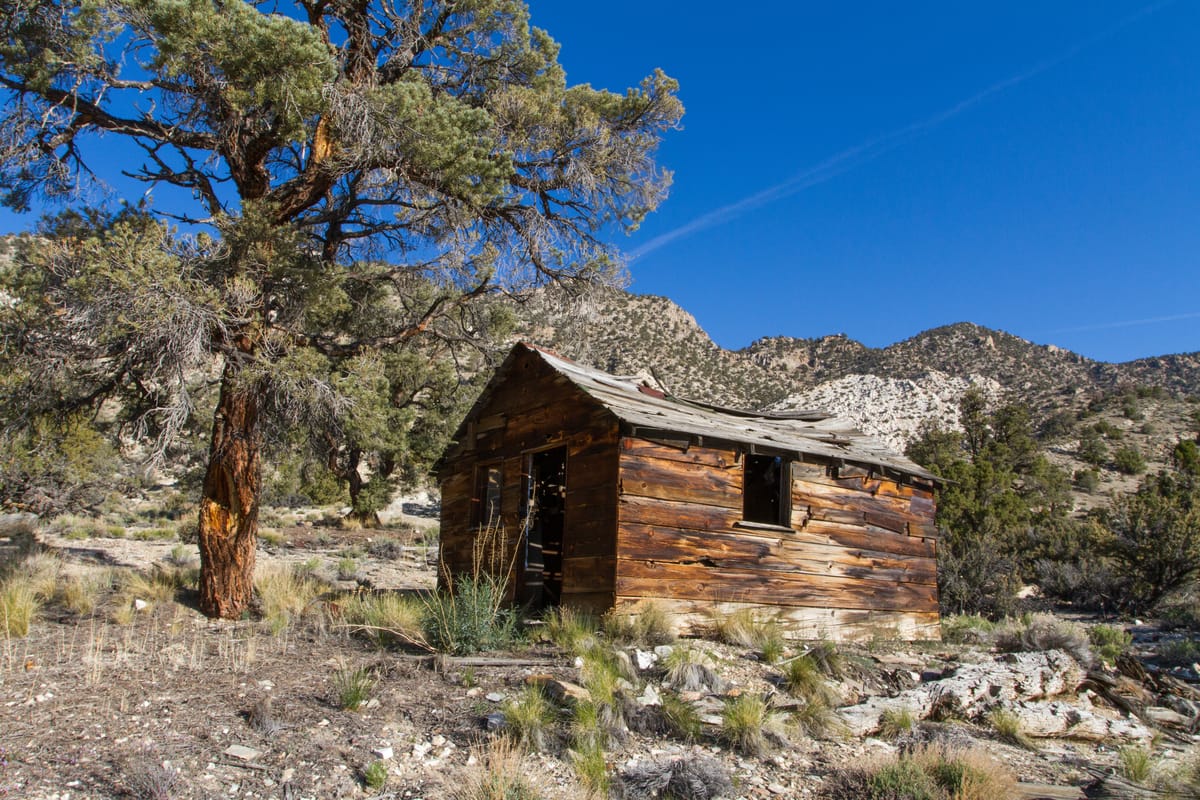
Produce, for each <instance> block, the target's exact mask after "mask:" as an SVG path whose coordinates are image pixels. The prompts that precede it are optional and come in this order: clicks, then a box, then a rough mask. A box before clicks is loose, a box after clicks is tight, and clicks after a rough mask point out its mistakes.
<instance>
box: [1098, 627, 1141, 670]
mask: <svg viewBox="0 0 1200 800" xmlns="http://www.w3.org/2000/svg"><path fill="white" fill-rule="evenodd" d="M1088 639H1089V640H1090V641H1091V643H1092V647H1094V648H1095V649H1096V655H1098V656H1100V658H1101V659H1103V660H1104V661H1105V662H1107V663H1109V664H1112V663H1113V662H1114V661H1116V659H1117V656H1119V655H1121V654H1122V653H1124V652H1125V651H1126V650H1128V649H1129V647H1130V646H1131V645H1132V644H1133V634H1131V633H1129V632H1128V631H1126V630H1125V629H1123V628H1118V627H1117V626H1115V625H1104V624H1100V625H1093V626H1092V627H1090V628H1088Z"/></svg>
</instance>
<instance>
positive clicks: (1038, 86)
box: [531, 0, 1200, 361]
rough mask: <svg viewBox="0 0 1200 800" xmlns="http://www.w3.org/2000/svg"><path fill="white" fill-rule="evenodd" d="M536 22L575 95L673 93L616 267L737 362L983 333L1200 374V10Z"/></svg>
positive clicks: (578, 15)
mask: <svg viewBox="0 0 1200 800" xmlns="http://www.w3.org/2000/svg"><path fill="white" fill-rule="evenodd" d="M531 10H532V14H533V19H534V23H535V24H537V25H539V26H540V27H544V28H546V29H547V30H549V31H550V33H551V34H552V35H553V36H554V37H555V38H556V39H558V41H559V42H560V43H561V44H562V46H563V49H562V54H561V61H562V63H563V65H564V66H565V67H566V69H567V73H568V79H569V80H571V81H572V82H589V83H592V84H593V85H595V86H602V87H606V88H612V89H620V88H623V87H625V86H628V85H631V84H633V83H635V82H636V81H638V80H639V79H640V78H641V77H642V76H643V75H644V74H646V73H647V72H649V71H650V70H651V69H652V68H654V67H662V68H663V69H664V70H665V71H666V72H667V73H668V74H670V75H671V76H672V77H675V78H677V79H678V80H679V81H680V84H681V89H680V96H681V97H682V99H683V101H684V104H685V105H686V107H687V114H686V116H685V117H684V123H683V129H682V130H680V131H676V132H674V134H673V135H671V136H670V137H669V138H668V139H667V140H666V142H665V143H664V145H663V148H662V151H661V161H662V163H663V164H665V165H666V166H667V167H668V168H670V169H672V170H673V171H674V172H675V184H674V186H673V188H672V192H671V197H670V198H669V199H668V200H667V202H666V203H665V204H664V205H663V206H662V208H661V209H660V210H659V211H658V212H657V213H656V214H655V215H653V216H652V217H651V218H650V219H648V220H647V221H646V223H645V224H643V226H642V228H641V230H640V231H638V232H637V233H636V234H635V235H634V236H633V237H631V238H629V239H625V240H624V241H623V242H621V244H622V247H623V248H624V249H625V251H626V252H627V253H630V254H632V255H633V256H634V258H633V260H632V262H631V264H630V274H631V276H632V279H633V282H632V285H631V287H630V288H631V289H632V290H633V291H635V292H638V293H646V294H658V295H665V296H668V297H670V298H671V299H673V300H675V301H676V302H677V303H679V304H680V305H681V306H683V307H684V308H685V309H687V310H688V311H690V312H691V313H692V314H693V315H695V317H696V318H697V320H698V321H699V322H700V324H701V325H702V326H703V327H704V328H705V329H706V330H707V331H708V332H709V333H710V334H711V335H712V336H713V338H714V339H715V340H716V341H717V342H718V343H719V344H721V345H722V346H724V347H729V348H738V347H743V346H745V345H747V344H749V343H750V342H751V341H752V340H754V339H756V338H758V337H761V336H768V335H789V336H797V337H813V336H821V335H824V334H830V333H846V334H847V335H849V336H851V337H853V338H856V339H859V340H861V341H863V342H865V343H866V344H868V345H871V346H884V345H887V344H889V343H891V342H894V341H898V340H901V339H904V338H907V337H909V336H912V335H913V334H915V333H917V332H919V331H921V330H924V329H926V328H930V327H933V326H937V325H942V324H948V323H951V322H957V321H971V322H976V323H979V324H981V325H986V326H989V327H995V328H1000V329H1003V330H1006V331H1009V332H1010V333H1014V334H1016V335H1018V336H1022V337H1024V338H1027V339H1030V340H1032V341H1035V342H1039V343H1053V344H1058V345H1060V346H1063V347H1067V348H1069V349H1071V350H1074V351H1076V352H1079V353H1082V354H1084V355H1086V356H1089V357H1092V358H1096V359H1101V360H1106V361H1122V360H1128V359H1133V358H1139V357H1142V356H1150V355H1160V354H1165V353H1174V352H1191V351H1197V350H1200V269H1198V268H1197V267H1198V263H1197V262H1198V257H1200V4H1198V3H1192V2H1189V1H1188V0H1178V1H1177V2H1165V3H1138V2H1087V3H1084V2H1057V3H1046V2H1007V1H1006V2H972V3H962V2H943V3H925V2H917V3H903V4H901V3H890V2H877V3H865V2H839V3H828V2H824V3H815V2H776V1H775V0H763V1H762V2H759V3H755V4H753V5H752V6H750V7H748V8H747V9H739V8H735V7H733V6H730V5H729V4H728V3H715V2H708V1H707V0H703V1H701V0H696V2H689V3H682V2H645V0H642V2H633V1H632V0H607V1H606V2H604V3H569V2H549V1H548V0H543V1H541V2H539V0H533V2H532V3H531Z"/></svg>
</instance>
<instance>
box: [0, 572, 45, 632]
mask: <svg viewBox="0 0 1200 800" xmlns="http://www.w3.org/2000/svg"><path fill="white" fill-rule="evenodd" d="M41 607H42V602H41V600H39V599H38V596H37V593H36V592H34V591H33V588H32V587H31V586H30V585H29V584H28V583H27V582H26V581H23V580H20V579H19V578H18V577H10V578H8V579H7V580H6V581H4V583H2V584H0V626H3V627H2V628H0V630H3V631H4V638H6V639H7V638H9V637H17V638H20V637H24V636H28V635H29V626H30V625H32V624H33V618H34V617H36V616H37V613H38V611H39V610H40V609H41Z"/></svg>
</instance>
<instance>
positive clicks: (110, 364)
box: [0, 0, 682, 617]
mask: <svg viewBox="0 0 1200 800" xmlns="http://www.w3.org/2000/svg"><path fill="white" fill-rule="evenodd" d="M0 27H3V29H4V34H5V35H4V38H3V41H2V42H0V89H2V91H3V94H4V100H5V105H4V109H3V112H2V116H0V185H2V186H3V187H4V189H3V201H4V202H5V203H6V204H7V205H9V206H11V207H14V208H18V209H26V208H29V207H30V206H31V205H32V204H34V203H35V202H36V201H39V200H60V201H63V202H65V203H67V204H74V205H78V204H80V203H82V202H83V200H84V199H85V198H87V197H89V196H91V195H90V194H89V193H94V192H95V191H96V182H97V180H98V178H97V174H98V173H99V172H101V170H98V169H97V165H98V164H100V163H102V162H108V161H109V160H111V159H114V158H115V159H117V160H118V163H119V166H120V168H121V170H122V171H123V173H124V174H125V175H126V176H129V177H131V178H132V179H135V180H138V181H142V182H145V183H146V184H148V185H149V186H150V187H153V188H154V189H155V192H154V193H153V194H152V195H151V196H150V197H151V199H150V200H149V201H148V202H147V203H146V204H145V205H143V206H137V207H134V208H132V209H131V210H129V211H127V212H125V213H122V214H118V215H116V216H115V217H113V218H107V219H105V220H103V222H104V224H95V221H92V223H88V224H80V225H74V226H58V227H57V228H56V229H55V230H54V231H52V232H51V235H50V237H49V242H48V243H47V244H45V245H44V246H39V247H34V248H31V249H30V251H29V252H28V253H26V254H25V255H23V256H22V260H21V265H20V269H19V271H20V272H21V273H22V274H21V275H20V276H19V277H17V278H16V279H15V282H16V283H17V288H16V289H15V290H14V291H15V293H16V296H17V303H16V304H15V305H14V306H12V307H10V308H7V309H6V310H5V311H4V318H3V321H4V324H5V326H6V328H7V330H6V336H5V339H4V341H5V345H4V347H5V350H4V358H5V360H6V362H7V363H8V365H9V372H8V375H7V376H6V378H5V380H6V388H9V389H11V390H12V391H11V392H10V393H9V394H10V397H11V398H12V402H10V403H9V406H8V408H6V409H5V412H6V413H5V415H6V418H8V419H9V420H13V419H16V420H24V421H26V422H29V421H30V420H33V419H36V418H39V415H41V414H44V413H46V412H48V411H50V410H54V409H63V408H88V407H91V408H95V407H97V405H98V404H99V403H100V402H102V401H103V399H104V398H106V397H110V396H114V395H122V396H123V400H124V401H125V402H126V403H128V406H127V408H128V409H129V410H130V411H129V413H131V414H132V416H131V419H130V424H131V426H132V427H131V428H130V429H131V430H135V431H136V432H137V433H140V434H143V435H145V436H149V437H151V438H154V439H156V440H157V441H158V442H159V443H160V446H161V445H162V443H165V442H168V441H169V440H170V439H171V437H172V436H173V435H174V434H175V433H177V432H178V431H179V430H180V428H181V426H182V425H183V424H184V421H185V420H187V419H189V417H190V416H191V415H192V414H193V413H194V408H193V404H192V390H191V388H190V387H191V385H190V384H189V381H192V380H195V379H196V377H197V375H201V376H205V377H207V378H208V379H210V380H211V381H213V382H214V383H216V384H217V386H218V390H219V397H218V399H217V401H216V408H215V410H214V412H213V419H212V429H211V434H210V439H209V456H208V466H207V471H206V474H205V479H204V485H203V491H202V498H201V508H200V549H201V565H202V566H201V607H202V609H203V610H204V611H205V612H206V613H208V614H211V615H219V616H225V617H236V616H239V615H240V614H241V613H242V612H243V610H244V609H245V607H246V605H247V602H248V601H249V598H250V593H251V588H250V575H251V570H252V568H253V559H254V540H255V534H256V530H257V514H258V502H259V497H260V494H261V485H262V478H261V458H262V447H263V436H264V431H267V432H272V431H274V430H276V426H278V427H279V429H281V430H283V429H292V430H295V429H296V428H297V427H299V428H301V429H307V431H308V432H311V433H313V434H314V435H315V436H316V437H317V438H320V437H321V436H322V435H323V434H324V433H326V432H329V431H336V432H337V433H338V435H339V436H344V437H345V438H344V439H343V440H342V444H339V445H338V446H337V448H336V450H337V452H336V453H331V454H330V457H331V458H335V459H336V458H344V459H347V461H346V462H345V463H344V464H343V466H344V467H345V468H346V469H349V468H350V466H351V462H353V461H354V458H355V457H354V456H353V454H352V453H351V452H349V451H347V450H346V448H347V447H350V449H351V450H353V449H354V448H355V447H356V446H358V445H361V444H362V443H363V442H364V441H375V440H376V439H378V437H380V436H384V437H386V436H388V435H389V432H390V431H391V430H392V429H393V427H395V426H400V427H403V425H404V421H403V420H397V419H395V418H392V417H389V414H391V413H392V412H391V411H388V412H387V413H384V410H383V409H384V408H385V407H386V408H394V407H396V406H401V407H402V406H403V405H404V403H405V402H417V401H419V400H420V398H429V397H431V396H432V395H433V393H434V390H433V389H432V388H431V387H432V385H433V382H436V381H435V379H434V378H430V381H417V382H416V384H415V386H414V385H412V384H413V382H412V381H409V386H408V389H404V388H403V387H404V385H405V376H406V375H411V374H413V370H414V368H415V367H414V365H415V364H417V363H424V364H430V363H432V362H433V361H434V360H435V356H436V355H437V354H438V353H440V352H444V351H445V350H446V349H447V348H453V347H454V346H456V345H457V344H461V343H464V342H465V343H470V342H472V341H474V340H476V339H477V338H478V336H479V334H480V331H481V330H484V329H486V328H487V326H488V325H489V324H490V323H491V322H493V321H490V320H488V319H487V318H486V314H487V311H486V306H484V310H483V311H479V310H477V307H478V305H479V304H478V303H477V301H479V300H480V299H481V298H484V297H486V296H488V295H490V294H492V293H495V292H511V291H517V290H520V289H522V288H525V287H529V286H532V285H537V284H539V283H543V282H547V281H560V282H571V281H588V282H591V281H604V280H611V279H613V278H614V277H615V276H618V275H619V274H620V258H619V254H618V253H617V252H616V251H615V250H614V249H613V247H612V246H611V245H609V244H608V243H607V240H608V235H609V232H610V231H612V230H622V229H624V230H629V229H632V228H634V227H636V226H637V225H638V224H639V223H640V221H641V220H642V219H643V217H644V216H645V215H646V214H647V213H648V212H649V211H651V210H653V209H654V208H655V207H656V206H657V205H658V203H659V202H660V201H661V200H662V199H663V198H664V196H665V193H666V190H667V187H668V185H669V179H670V175H669V174H668V173H666V172H665V171H663V170H662V169H660V168H659V167H658V165H657V164H656V162H655V160H654V159H655V151H656V147H657V144H658V142H659V140H660V137H661V136H662V135H663V133H664V132H665V131H667V130H669V129H671V128H673V127H675V126H676V124H677V122H678V120H679V118H680V115H681V114H682V107H681V105H680V103H679V101H678V100H677V98H676V96H675V91H676V85H675V83H674V82H673V81H672V80H671V79H670V78H668V77H666V76H665V75H663V74H662V73H661V72H655V73H653V74H652V75H650V76H649V77H647V78H646V79H645V80H644V81H643V82H642V83H641V85H640V86H638V87H636V88H632V89H629V90H626V91H624V92H622V93H613V92H608V91H602V90H597V89H593V88H592V87H590V86H587V85H578V86H570V85H568V84H567V82H566V76H565V73H564V71H563V69H562V68H561V67H560V66H559V64H558V62H557V57H558V49H559V48H558V45H557V44H556V43H555V42H554V41H553V40H552V39H551V38H550V36H549V35H548V34H546V33H545V32H543V31H540V30H538V29H536V28H533V27H531V26H530V23H529V18H528V13H527V9H526V7H525V5H524V3H522V2H517V0H408V1H407V2H379V1H375V2H372V1H371V0H301V1H300V2H297V3H294V4H284V5H282V6H281V5H279V4H274V3H270V4H269V3H248V2H243V1H242V0H0ZM172 221H173V222H174V224H177V225H182V226H183V227H182V228H178V227H177V228H171V227H168V226H169V224H171V223H172ZM85 222H86V220H85ZM198 231H204V233H197V232H198ZM397 348H400V349H401V350H402V351H403V352H406V353H408V355H405V356H399V355H397V354H396V349H397ZM406 359H407V361H406ZM406 392H407V394H406ZM18 398H19V399H18ZM346 442H350V443H351V444H350V445H347V444H345V443H346ZM354 443H357V445H356V444H354ZM391 449H392V448H391V447H390V446H389V445H387V444H386V443H383V445H382V446H381V449H380V452H383V451H390V450H391ZM353 467H354V470H355V472H357V464H356V463H354V464H353Z"/></svg>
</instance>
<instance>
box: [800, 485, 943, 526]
mask: <svg viewBox="0 0 1200 800" xmlns="http://www.w3.org/2000/svg"><path fill="white" fill-rule="evenodd" d="M911 505H912V503H911V501H909V500H904V499H900V498H889V497H880V496H873V495H870V494H867V493H866V492H853V491H847V490H844V489H840V488H838V489H834V488H833V487H828V486H821V485H820V484H815V483H807V482H805V481H793V482H792V506H793V508H795V507H796V506H801V507H803V506H811V507H813V508H827V509H836V510H839V511H850V512H858V513H861V514H863V515H867V514H871V515H873V516H876V517H877V518H878V519H880V520H885V521H886V524H884V523H881V522H874V523H872V524H876V525H879V526H880V527H885V528H889V529H891V530H896V531H901V532H903V531H906V530H907V524H908V523H915V524H918V525H920V524H923V523H925V522H928V521H929V519H930V517H929V515H928V514H926V513H923V512H914V511H912V510H911Z"/></svg>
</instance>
